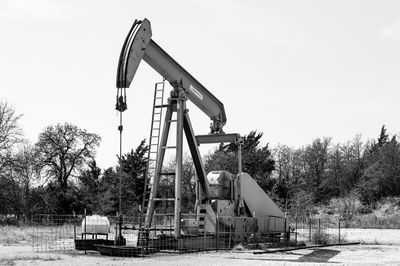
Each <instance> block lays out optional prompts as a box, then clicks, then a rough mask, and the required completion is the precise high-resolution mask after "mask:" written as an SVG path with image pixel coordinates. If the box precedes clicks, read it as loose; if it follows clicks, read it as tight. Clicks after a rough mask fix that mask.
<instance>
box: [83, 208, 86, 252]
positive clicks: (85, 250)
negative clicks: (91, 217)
mask: <svg viewBox="0 0 400 266" xmlns="http://www.w3.org/2000/svg"><path fill="white" fill-rule="evenodd" d="M84 219H85V231H84V232H85V240H86V208H85V215H84ZM83 243H84V245H85V254H87V252H86V241H84V242H83Z"/></svg>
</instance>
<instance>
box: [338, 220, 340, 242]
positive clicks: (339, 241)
mask: <svg viewBox="0 0 400 266" xmlns="http://www.w3.org/2000/svg"><path fill="white" fill-rule="evenodd" d="M338 225H339V244H340V217H339V223H338Z"/></svg>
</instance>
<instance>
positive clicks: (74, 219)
mask: <svg viewBox="0 0 400 266" xmlns="http://www.w3.org/2000/svg"><path fill="white" fill-rule="evenodd" d="M72 215H73V221H74V240H75V239H76V218H75V211H73V212H72Z"/></svg>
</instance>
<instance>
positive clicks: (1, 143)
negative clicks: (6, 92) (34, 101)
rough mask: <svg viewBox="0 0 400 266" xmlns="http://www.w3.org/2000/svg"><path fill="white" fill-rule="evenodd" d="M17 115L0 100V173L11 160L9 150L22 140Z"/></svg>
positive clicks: (18, 116)
mask: <svg viewBox="0 0 400 266" xmlns="http://www.w3.org/2000/svg"><path fill="white" fill-rule="evenodd" d="M21 116H22V115H18V114H17V113H16V111H15V108H14V107H13V106H10V105H9V104H8V103H7V102H3V101H0V173H1V172H2V170H4V167H5V166H6V165H7V164H9V163H10V162H11V151H12V148H14V147H15V145H16V144H17V143H20V142H21V141H22V130H21V128H20V126H19V124H18V122H19V119H20V118H21Z"/></svg>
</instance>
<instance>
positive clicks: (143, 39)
mask: <svg viewBox="0 0 400 266" xmlns="http://www.w3.org/2000/svg"><path fill="white" fill-rule="evenodd" d="M151 37H152V29H151V25H150V21H149V20H148V19H143V20H135V22H134V23H133V26H132V27H131V29H130V31H129V33H128V35H127V37H126V39H125V42H124V44H123V47H122V50H121V54H120V58H119V62H118V71H117V79H116V87H117V91H118V95H117V106H116V108H117V110H119V111H120V112H123V111H125V110H126V109H127V106H126V95H125V90H126V89H127V88H129V87H130V85H131V82H132V80H133V78H134V76H135V74H136V71H137V69H138V67H139V65H140V63H141V61H145V62H146V63H147V64H148V65H150V66H151V67H152V68H153V69H154V70H155V71H157V72H158V73H159V74H160V75H161V76H162V77H163V78H164V80H166V81H168V82H169V83H170V84H171V86H172V88H173V89H172V90H171V93H170V96H169V98H168V103H167V104H164V103H162V102H161V103H160V104H158V105H157V104H154V106H153V122H152V123H155V122H156V121H158V122H159V124H158V127H154V128H152V132H153V133H154V131H157V130H159V132H161V128H162V133H161V137H160V136H159V134H158V135H157V134H155V135H156V141H154V142H155V143H152V139H153V138H154V135H152V134H151V136H150V146H152V145H154V146H155V147H156V151H154V152H153V153H154V154H155V156H153V157H151V156H150V154H149V164H150V166H149V168H151V169H152V171H150V170H149V171H148V176H147V178H146V180H148V182H147V183H146V185H145V186H146V188H148V190H149V195H145V196H144V203H143V208H142V210H143V212H145V217H146V218H145V220H144V224H143V226H142V227H143V228H145V229H147V230H151V228H153V227H154V224H153V223H154V219H153V216H154V209H155V206H156V202H157V201H170V202H173V204H174V214H173V234H172V235H173V238H174V239H175V240H179V239H182V238H183V237H184V236H185V235H187V234H189V231H190V235H196V233H197V234H204V233H207V234H215V232H218V231H220V232H221V231H222V230H226V228H229V230H230V232H232V234H231V238H232V241H233V242H239V241H243V239H245V238H246V237H248V236H249V235H250V234H252V233H253V234H254V232H257V233H258V234H259V235H282V234H287V232H288V226H287V223H286V219H285V215H284V213H283V212H282V211H281V210H280V209H279V207H278V206H277V205H276V204H275V203H274V202H273V201H272V200H271V198H270V197H269V196H268V195H267V194H266V193H265V192H264V191H263V189H262V188H261V187H260V186H259V185H258V184H257V182H256V181H255V180H254V179H253V178H252V177H251V176H250V175H249V174H247V173H244V172H242V162H241V161H242V159H241V149H242V144H243V143H242V142H243V141H242V138H241V136H240V135H239V134H237V133H233V134H226V133H225V132H224V131H223V127H224V125H225V124H226V122H227V118H226V114H225V109H224V105H223V103H222V102H221V101H219V100H218V99H217V98H216V97H215V96H214V95H213V94H212V93H211V92H210V91H209V90H207V89H206V88H205V87H204V86H203V85H202V84H201V83H200V82H199V81H198V80H196V79H195V78H194V77H193V76H192V75H191V74H190V73H189V72H188V71H186V70H185V69H184V68H183V67H182V66H181V65H180V64H178V62H176V61H175V60H174V59H173V58H172V57H171V56H170V55H169V54H168V53H167V52H166V51H165V50H163V49H162V48H161V47H160V46H159V45H158V44H157V43H156V42H155V41H154V40H153V39H152V38H151ZM162 86H164V84H162ZM157 91H159V90H158V89H157V85H156V91H155V100H154V101H156V99H157V98H162V97H159V96H157ZM187 101H190V102H192V103H193V104H194V105H195V106H196V107H197V108H199V109H200V110H201V111H202V112H204V114H206V115H207V116H208V117H209V118H210V119H211V126H210V129H211V130H210V133H209V134H206V135H195V134H194V131H193V128H192V124H191V122H190V118H189V113H188V109H187V107H186V103H187ZM158 109H166V111H165V115H164V119H163V126H161V112H156V110H158ZM156 114H160V116H159V117H158V118H155V115H156ZM174 114H175V116H173V115H174ZM173 118H175V119H173ZM173 122H176V134H175V136H176V145H175V146H167V143H168V138H169V133H170V128H171V123H173ZM152 125H153V124H152ZM121 130H122V127H121ZM184 135H185V136H186V140H187V143H188V147H189V150H190V154H191V157H192V160H193V164H194V167H195V170H196V184H197V186H196V190H197V191H196V203H195V206H194V210H195V214H196V215H195V218H191V219H184V218H183V216H182V211H181V209H182V208H181V207H182V195H181V188H182V178H183V172H182V157H183V138H184V137H183V136H184ZM226 142H231V143H235V144H236V145H237V147H238V152H237V161H238V173H236V174H233V173H229V172H227V171H223V169H218V170H219V171H212V172H210V173H209V174H208V175H206V172H205V169H204V165H203V162H202V158H201V156H200V152H199V148H198V146H199V145H201V144H207V143H226ZM167 149H173V150H175V162H176V166H175V172H173V173H164V172H163V169H164V168H163V162H164V157H165V152H166V150H167ZM150 150H151V147H150ZM153 150H154V149H153ZM150 157H151V158H153V159H151V158H150ZM151 164H153V166H151ZM221 170H222V171H221ZM165 175H168V176H173V178H174V183H175V184H174V194H175V195H174V197H173V198H162V197H160V196H158V190H159V184H160V179H161V178H162V177H163V176H165ZM146 190H147V189H146ZM189 225H190V226H189ZM189 227H190V228H192V229H193V228H195V229H194V230H189V229H188V228H189ZM181 243H182V242H181ZM185 243H186V244H183V245H190V243H189V244H188V243H187V241H185Z"/></svg>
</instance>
